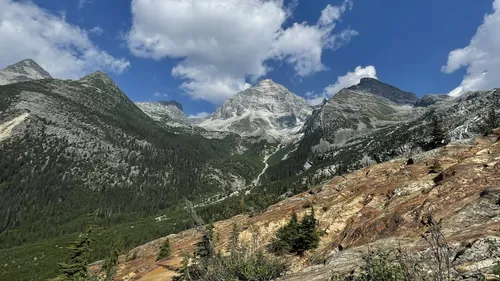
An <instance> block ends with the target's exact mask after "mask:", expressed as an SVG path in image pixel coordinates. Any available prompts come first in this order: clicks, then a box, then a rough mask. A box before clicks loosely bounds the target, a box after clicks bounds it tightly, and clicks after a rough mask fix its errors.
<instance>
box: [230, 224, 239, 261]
mask: <svg viewBox="0 0 500 281" xmlns="http://www.w3.org/2000/svg"><path fill="white" fill-rule="evenodd" d="M239 235H240V232H239V230H238V225H237V224H236V223H233V230H232V231H231V235H230V237H229V250H230V252H231V254H235V253H236V251H237V250H238V242H239V241H238V237H239Z"/></svg>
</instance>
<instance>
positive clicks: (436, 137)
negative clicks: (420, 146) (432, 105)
mask: <svg viewBox="0 0 500 281" xmlns="http://www.w3.org/2000/svg"><path fill="white" fill-rule="evenodd" d="M444 145H446V134H445V131H444V129H443V127H442V125H441V123H440V122H439V120H438V119H437V118H434V119H432V132H431V143H430V146H431V149H432V148H438V147H441V146H444Z"/></svg>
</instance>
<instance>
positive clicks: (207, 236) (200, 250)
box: [196, 224, 215, 271]
mask: <svg viewBox="0 0 500 281" xmlns="http://www.w3.org/2000/svg"><path fill="white" fill-rule="evenodd" d="M213 236H214V225H213V224H209V225H208V226H207V227H206V228H205V231H204V233H203V236H202V238H201V241H200V242H198V243H197V244H196V256H197V257H198V258H199V261H200V262H199V266H200V270H202V271H205V270H206V269H207V267H208V263H209V261H210V259H212V258H213V257H214V256H215V250H214V247H213V245H212V241H213Z"/></svg>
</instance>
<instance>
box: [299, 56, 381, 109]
mask: <svg viewBox="0 0 500 281" xmlns="http://www.w3.org/2000/svg"><path fill="white" fill-rule="evenodd" d="M362 78H375V79H377V70H376V69H375V66H373V65H369V66H366V67H361V66H358V67H356V68H355V69H354V71H353V72H347V74H346V75H343V76H339V77H337V81H336V82H335V83H334V84H331V85H329V86H326V87H325V89H324V90H323V92H322V93H320V94H314V93H311V92H307V93H306V97H308V99H307V102H308V103H309V104H311V105H318V104H320V103H321V102H322V101H323V99H328V98H331V97H332V96H333V95H335V94H336V93H338V92H339V91H340V90H342V89H344V88H348V87H351V86H354V85H357V84H359V82H360V81H361V79H362Z"/></svg>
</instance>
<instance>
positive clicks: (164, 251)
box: [156, 238, 171, 261]
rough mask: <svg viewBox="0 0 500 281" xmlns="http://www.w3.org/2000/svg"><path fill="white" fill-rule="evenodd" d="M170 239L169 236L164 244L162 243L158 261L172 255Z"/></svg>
mask: <svg viewBox="0 0 500 281" xmlns="http://www.w3.org/2000/svg"><path fill="white" fill-rule="evenodd" d="M170 251H171V249H170V240H169V239H168V238H167V239H165V242H163V245H161V248H160V252H159V253H158V257H157V258H156V260H157V261H159V260H162V259H165V258H168V257H169V256H170Z"/></svg>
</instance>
